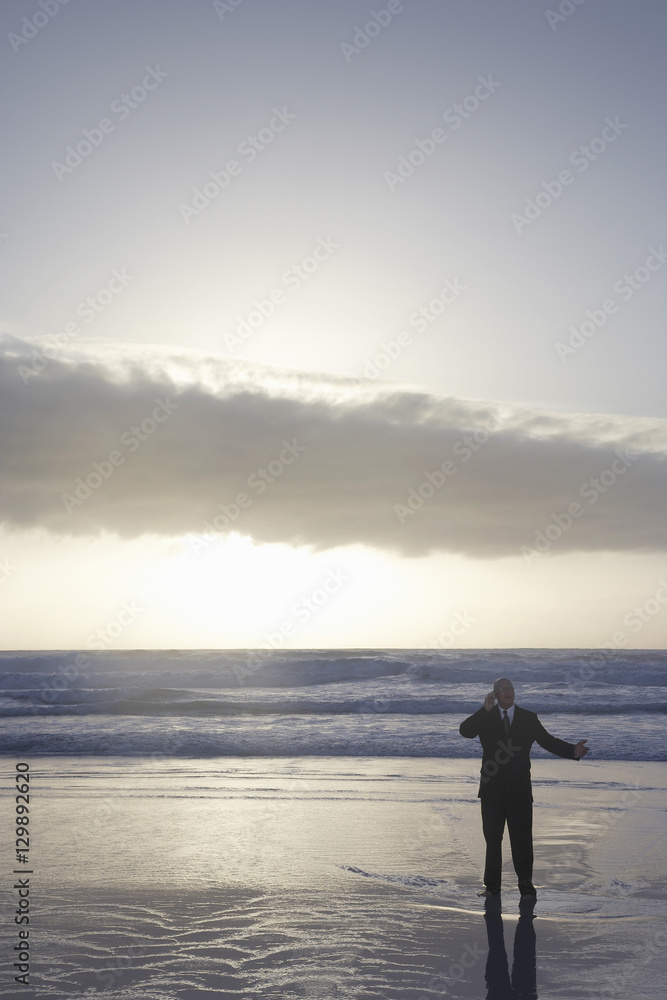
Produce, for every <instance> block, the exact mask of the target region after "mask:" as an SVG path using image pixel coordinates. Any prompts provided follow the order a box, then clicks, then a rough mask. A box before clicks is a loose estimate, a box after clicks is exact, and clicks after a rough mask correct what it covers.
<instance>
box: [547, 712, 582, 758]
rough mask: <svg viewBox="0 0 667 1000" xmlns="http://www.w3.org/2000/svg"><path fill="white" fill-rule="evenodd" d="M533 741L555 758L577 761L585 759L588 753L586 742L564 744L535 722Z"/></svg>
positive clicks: (563, 741)
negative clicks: (581, 758)
mask: <svg viewBox="0 0 667 1000" xmlns="http://www.w3.org/2000/svg"><path fill="white" fill-rule="evenodd" d="M535 740H536V742H537V743H539V744H540V746H541V747H544V749H545V750H548V751H549V753H553V754H556V756H557V757H566V758H568V759H569V760H579V758H580V757H585V756H586V754H587V753H588V750H589V748H588V747H587V746H586V743H587V742H588V740H579V742H578V743H576V744H575V743H566V742H565V740H559V739H557V738H556V737H555V736H552V735H551V733H548V732H547V731H546V729H545V728H544V726H543V725H542V723H541V722H540V721H539V719H538V721H537V731H536V733H535Z"/></svg>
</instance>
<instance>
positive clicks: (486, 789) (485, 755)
mask: <svg viewBox="0 0 667 1000" xmlns="http://www.w3.org/2000/svg"><path fill="white" fill-rule="evenodd" d="M496 701H497V702H498V705H497V706H496V705H495V702H496ZM459 732H460V733H461V736H466V737H467V738H468V739H472V738H473V737H475V736H479V739H480V742H481V744H482V768H481V776H480V782H479V792H478V797H479V798H480V799H481V805H482V830H483V832H484V839H485V840H486V866H485V869H484V885H485V886H486V889H485V890H484V892H482V893H480V895H481V896H487V897H488V896H495V895H497V894H498V893H499V892H500V880H501V874H502V863H503V862H502V848H501V845H502V839H503V833H504V831H505V822H507V829H508V831H509V835H510V844H511V846H512V861H513V863H514V870H515V872H516V874H517V878H518V880H519V892H520V893H521V898H522V899H523V900H526V901H531V900H534V899H535V898H536V896H537V893H536V892H535V887H534V886H533V794H532V788H531V784H530V748H531V746H532V745H533V743H535V742H537V743H539V745H540V746H541V747H544V749H545V750H548V751H549V753H553V754H556V755H557V756H558V757H567V758H569V759H570V760H580V759H581V757H584V756H585V755H586V754H587V753H588V750H589V748H588V747H587V746H586V742H587V741H586V740H580V741H579V742H578V743H577V744H576V745H575V744H573V743H565V741H564V740H558V739H556V737H555V736H551V735H550V734H549V733H548V732H547V731H546V729H545V728H544V726H543V725H542V723H541V722H540V720H539V719H538V717H537V715H536V714H535V713H534V712H529V711H527V710H526V709H525V708H519V706H518V705H515V704H514V686H513V684H512V682H511V681H509V680H508V679H507V678H506V677H501V678H499V679H498V680H497V681H496V682H495V684H494V685H493V691H490V692H489V693H488V694H487V696H486V698H485V699H484V704H483V706H482V707H481V708H480V709H479V711H477V712H475V714H474V715H471V716H470V717H469V718H467V719H466V720H465V721H464V722H462V723H461V725H460V727H459Z"/></svg>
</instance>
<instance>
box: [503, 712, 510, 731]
mask: <svg viewBox="0 0 667 1000" xmlns="http://www.w3.org/2000/svg"><path fill="white" fill-rule="evenodd" d="M503 726H504V727H505V734H506V735H507V736H509V734H510V720H509V719H508V718H507V710H506V709H505V710H504V711H503Z"/></svg>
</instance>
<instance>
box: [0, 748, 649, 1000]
mask: <svg viewBox="0 0 667 1000" xmlns="http://www.w3.org/2000/svg"><path fill="white" fill-rule="evenodd" d="M28 759H29V763H30V768H31V773H32V776H33V778H32V787H31V804H30V809H31V812H30V818H31V851H30V871H31V872H32V874H31V875H30V880H31V881H30V886H31V897H30V902H31V913H30V919H31V923H30V952H31V971H30V983H31V986H32V987H33V988H34V989H35V994H36V995H37V993H39V995H40V996H42V997H53V998H56V997H57V998H61V997H62V998H65V997H71V996H79V995H81V996H83V995H90V996H96V997H105V998H133V997H147V998H149V1000H153V998H155V1000H172V998H174V1000H175V998H178V1000H185V998H188V1000H189V998H193V1000H194V997H195V996H197V997H207V996H210V997H243V998H250V997H262V998H276V1000H278V998H280V1000H288V998H297V997H306V998H319V997H322V998H331V997H360V998H361V997H369V998H371V997H377V998H382V1000H394V998H395V1000H399V998H400V1000H427V998H429V1000H430V998H442V997H461V998H463V997H471V998H472V997H474V998H484V997H489V998H490V1000H494V998H495V1000H499V998H501V997H502V998H506V997H522V998H526V997H531V998H534V997H539V996H541V997H543V998H546V997H548V998H549V1000H560V998H566V997H567V998H573V1000H574V998H576V1000H585V998H586V1000H587V998H591V1000H593V998H602V997H605V998H615V1000H624V998H628V1000H629V998H632V1000H658V998H659V997H662V996H663V995H664V993H663V989H664V988H663V985H662V984H663V983H664V978H665V971H666V970H667V960H666V958H665V955H666V954H667V951H666V949H665V946H666V945H667V933H666V928H665V916H664V914H665V911H666V909H667V908H666V906H665V896H666V895H667V892H666V890H665V879H664V873H665V870H666V864H665V855H666V845H665V836H664V814H665V813H664V810H665V801H666V800H665V788H666V786H667V765H665V764H652V763H616V762H601V763H595V762H592V761H584V762H582V763H581V764H573V763H572V762H569V761H560V760H553V761H551V760H549V761H542V760H540V761H535V762H534V763H533V784H534V795H535V851H536V865H535V883H536V885H537V887H538V900H537V905H536V906H535V908H534V910H532V909H529V910H527V911H521V910H520V907H519V897H518V890H517V888H516V884H515V879H514V873H513V871H512V869H511V863H510V861H509V850H507V852H506V853H507V855H508V857H507V859H506V862H505V869H504V886H503V893H502V897H501V901H500V904H499V905H498V904H494V905H492V906H491V907H490V908H489V907H485V905H484V901H483V900H481V899H479V898H478V897H477V895H476V893H477V891H478V890H479V888H480V887H481V870H482V865H483V849H484V845H483V839H482V834H481V826H480V818H479V804H478V801H477V799H476V792H477V781H476V777H475V770H476V766H477V765H476V763H475V762H472V761H470V760H460V759H459V760H450V759H433V758H429V759H426V758H411V759H406V758H383V759H362V758H340V757H336V758H333V757H327V758H315V757H313V758H214V759H205V760H202V759H183V758H178V759H176V758H166V757H165V758H161V757H156V758H153V759H151V760H147V759H145V758H111V757H109V758H102V757H97V758H82V757H49V758H45V757H41V758H28ZM13 768H14V761H13V760H9V759H8V758H5V759H4V761H3V768H2V770H3V774H4V776H5V778H4V780H3V783H2V787H3V793H4V794H3V798H5V804H9V805H10V806H12V805H13V803H12V802H11V801H9V792H8V789H9V787H10V786H9V783H8V780H7V778H8V777H10V778H11V780H12V782H13V774H14V771H13ZM3 814H4V816H5V817H6V816H7V815H8V812H7V810H6V809H3ZM10 833H11V831H10V829H8V826H7V821H6V819H5V820H3V837H2V850H3V871H5V872H11V871H12V870H13V867H14V865H15V863H14V860H13V854H10V853H9V851H8V848H12V847H13V840H11V837H10ZM13 877H14V876H13V875H6V876H5V880H4V886H3V888H4V889H5V890H6V891H5V893H4V898H5V901H6V900H9V903H10V904H13V903H14V898H13V895H12V893H13V890H12V889H11V885H12V883H11V881H10V879H11V878H13ZM12 910H13V906H12V905H10V906H8V905H7V902H5V909H4V911H3V914H4V915H3V925H4V928H3V929H4V930H5V931H7V938H8V940H9V945H8V946H6V949H5V953H6V954H7V953H8V952H9V951H10V950H11V948H12V947H13V945H14V943H15V941H14V937H15V936H16V931H17V930H18V928H15V927H13V926H12V923H11V921H12V918H11V916H10V913H11V911H12ZM17 940H18V938H17ZM18 989H19V987H17V985H16V984H15V983H14V981H13V979H12V977H11V975H10V976H5V978H4V979H3V981H2V983H1V989H0V995H2V996H13V995H15V994H16V992H17V990H18ZM21 989H22V994H24V995H30V991H29V990H27V989H25V988H21Z"/></svg>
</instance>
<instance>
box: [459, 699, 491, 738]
mask: <svg viewBox="0 0 667 1000" xmlns="http://www.w3.org/2000/svg"><path fill="white" fill-rule="evenodd" d="M488 717H489V713H488V712H487V710H486V709H485V708H484V706H483V705H482V707H481V708H480V709H479V710H478V711H477V712H475V714H474V715H470V716H469V717H468V718H467V719H464V720H463V722H462V723H461V725H460V726H459V732H460V734H461V736H465V737H466V738H467V739H469V740H471V739H472V738H473V737H474V736H479V734H480V730H481V728H482V726H483V725H484V722H485V721H486V719H487V718H488Z"/></svg>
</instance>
